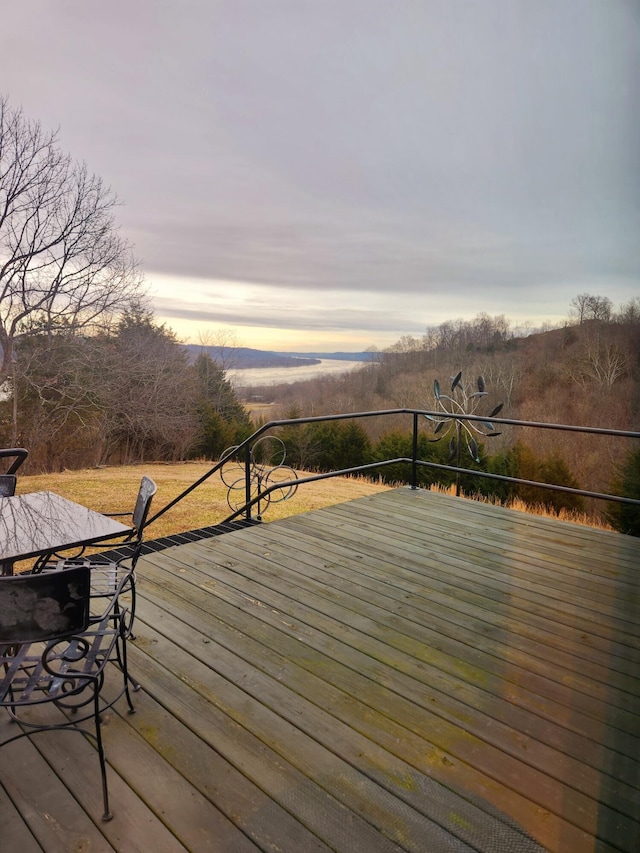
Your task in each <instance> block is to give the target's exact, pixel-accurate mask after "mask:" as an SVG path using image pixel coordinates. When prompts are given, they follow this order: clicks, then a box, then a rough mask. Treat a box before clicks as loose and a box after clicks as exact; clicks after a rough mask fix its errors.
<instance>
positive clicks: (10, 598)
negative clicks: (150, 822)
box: [0, 566, 135, 820]
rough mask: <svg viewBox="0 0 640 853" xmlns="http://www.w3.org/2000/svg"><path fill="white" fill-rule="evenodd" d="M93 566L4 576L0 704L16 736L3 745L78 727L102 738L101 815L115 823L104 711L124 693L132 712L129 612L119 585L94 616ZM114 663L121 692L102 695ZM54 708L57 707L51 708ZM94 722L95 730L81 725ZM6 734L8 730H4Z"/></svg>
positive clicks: (0, 620) (0, 592) (1, 588)
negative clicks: (103, 729)
mask: <svg viewBox="0 0 640 853" xmlns="http://www.w3.org/2000/svg"><path fill="white" fill-rule="evenodd" d="M90 574H91V569H89V568H88V567H87V566H80V567H74V568H71V569H65V570H62V571H55V572H46V573H44V574H39V575H38V574H30V573H27V574H21V575H15V576H13V577H4V578H0V706H1V707H3V708H5V709H6V710H7V711H8V713H9V719H8V720H7V722H6V726H16V727H18V728H19V731H18V733H17V734H10V735H9V736H8V737H4V736H3V737H2V739H1V740H0V747H2V746H5V745H6V744H8V743H12V742H13V741H16V740H18V739H20V738H23V737H31V736H33V735H35V734H37V733H40V732H54V731H76V732H81V733H84V734H86V735H89V736H90V737H91V738H92V739H93V740H94V741H95V743H96V746H97V751H98V758H99V762H100V774H101V780H102V797H103V806H104V813H103V819H104V820H109V819H110V818H111V817H112V815H111V812H110V810H109V792H108V787H107V771H106V762H105V754H104V748H103V744H102V734H101V716H100V715H101V714H102V713H104V711H105V710H106V709H107V708H110V707H111V706H112V705H113V704H115V702H116V701H118V699H120V698H121V696H122V695H123V694H124V695H125V696H126V699H127V703H128V705H129V712H130V713H133V712H134V711H135V708H134V706H133V704H132V702H131V696H130V695H129V682H130V681H131V680H132V679H131V678H130V676H129V674H128V671H127V642H126V641H127V636H126V628H125V626H126V621H127V619H126V609H125V608H124V607H123V606H122V605H121V604H120V605H118V598H119V593H120V590H119V589H116V590H115V592H114V594H113V596H112V597H111V601H110V604H109V606H108V607H107V608H106V609H105V611H104V614H103V615H102V617H101V619H100V620H97V621H92V619H91V615H90V600H91V599H90ZM109 663H112V664H114V665H115V666H116V667H117V668H118V669H119V670H120V673H121V675H122V678H123V685H122V689H121V690H120V691H119V692H118V693H117V696H116V697H115V698H113V699H111V700H109V701H106V700H103V699H101V696H100V691H101V688H102V686H103V684H104V679H105V669H106V667H107V666H108V664H109ZM52 706H54V707H52ZM90 720H93V727H92V728H91V727H88V726H85V725H83V724H84V723H86V722H87V721H90ZM2 728H3V729H4V726H2ZM2 735H4V731H2Z"/></svg>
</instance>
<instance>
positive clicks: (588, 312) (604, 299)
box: [569, 293, 613, 325]
mask: <svg viewBox="0 0 640 853" xmlns="http://www.w3.org/2000/svg"><path fill="white" fill-rule="evenodd" d="M612 308H613V303H612V302H611V300H610V299H609V297H608V296H594V295H593V294H591V293H579V294H578V295H577V296H576V297H574V298H573V299H572V300H571V310H570V312H569V313H570V314H571V316H573V317H576V319H577V320H578V323H579V324H580V325H582V324H583V323H584V322H585V320H602V321H603V322H605V323H608V322H609V321H610V320H611V311H612Z"/></svg>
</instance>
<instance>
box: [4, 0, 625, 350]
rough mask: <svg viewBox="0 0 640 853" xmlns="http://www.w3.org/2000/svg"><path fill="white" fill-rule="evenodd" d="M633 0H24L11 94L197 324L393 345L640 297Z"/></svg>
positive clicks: (177, 314) (255, 341)
mask: <svg viewBox="0 0 640 853" xmlns="http://www.w3.org/2000/svg"><path fill="white" fill-rule="evenodd" d="M639 93H640V3H639V2H637V0H180V2H178V0H108V2H101V3H98V2H96V0H55V2H54V0H20V2H18V0H15V1H14V2H8V3H4V4H3V9H2V15H1V17H0V94H3V95H6V96H7V97H8V98H9V101H10V104H11V105H12V106H14V107H19V106H22V108H23V109H24V112H25V113H26V115H28V116H29V117H31V118H35V119H39V120H40V121H41V122H42V124H43V126H44V127H45V128H46V129H53V128H57V127H59V129H60V133H59V141H60V145H61V147H62V148H63V149H64V150H65V151H68V152H70V153H71V154H72V156H73V157H75V158H77V159H78V160H84V161H85V162H86V163H87V165H88V167H89V169H90V170H91V171H93V172H95V173H97V174H98V175H100V176H101V177H102V178H103V179H104V180H105V182H107V183H108V184H109V185H110V186H111V187H112V188H113V190H114V191H115V192H116V193H117V194H118V196H119V198H120V199H121V200H122V201H123V206H122V207H121V208H119V209H118V213H117V217H118V222H119V223H120V225H121V231H122V233H123V234H124V236H126V237H127V238H128V239H129V240H130V241H131V242H132V243H133V244H134V246H135V253H136V255H137V256H138V258H139V259H140V262H141V268H142V270H143V272H144V275H145V279H146V283H147V286H148V288H149V292H150V293H151V295H152V299H153V307H154V310H155V313H156V316H157V318H158V320H160V321H161V322H166V323H167V324H168V325H169V326H171V327H172V328H173V329H174V330H175V332H176V333H177V334H178V336H179V337H180V338H181V339H183V340H194V341H195V340H197V339H198V337H199V336H201V335H202V334H207V333H209V334H212V335H214V336H216V335H219V334H223V335H226V334H228V333H233V334H234V335H235V336H236V339H237V342H238V344H241V345H244V346H253V347H258V348H262V349H282V350H286V349H290V350H295V349H298V350H305V349H306V350H315V349H321V350H333V349H349V350H355V349H361V348H365V347H367V346H370V345H376V346H378V347H380V348H383V347H385V346H388V345H389V344H391V343H393V342H394V341H397V340H398V339H399V338H400V337H401V336H402V335H406V334H409V335H416V336H419V335H420V334H422V332H424V330H425V328H426V327H427V326H432V325H437V324H438V323H441V322H443V321H445V320H451V319H455V318H458V317H462V318H465V319H471V318H472V317H474V316H475V315H476V314H478V313H479V312H481V311H484V312H487V313H488V314H491V315H494V314H504V315H506V317H507V318H508V319H510V320H511V322H512V323H513V324H514V325H518V324H520V323H522V322H524V321H527V320H529V321H531V322H533V323H534V324H536V325H538V324H540V323H542V322H544V321H550V322H553V323H555V322H560V321H561V320H562V319H563V318H564V317H566V316H567V313H568V311H569V306H570V302H571V299H572V298H573V297H574V296H576V295H577V294H579V293H584V292H588V293H594V294H599V295H602V296H608V297H609V298H610V299H611V300H612V301H613V303H614V305H615V306H618V305H620V304H621V303H623V302H625V301H628V300H629V299H630V298H631V297H633V296H640V239H639V235H640V169H639V166H640V104H639Z"/></svg>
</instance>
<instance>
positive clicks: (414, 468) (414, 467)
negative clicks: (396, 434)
mask: <svg viewBox="0 0 640 853" xmlns="http://www.w3.org/2000/svg"><path fill="white" fill-rule="evenodd" d="M411 488H412V489H417V488H418V413H417V412H414V413H413V451H412V455H411Z"/></svg>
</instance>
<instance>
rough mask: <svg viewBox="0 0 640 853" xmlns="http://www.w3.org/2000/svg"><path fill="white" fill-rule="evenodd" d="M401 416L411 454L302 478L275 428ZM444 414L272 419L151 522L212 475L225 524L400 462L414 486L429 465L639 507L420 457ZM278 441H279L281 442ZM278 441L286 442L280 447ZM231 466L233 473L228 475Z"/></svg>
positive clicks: (623, 433)
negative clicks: (224, 496) (321, 484)
mask: <svg viewBox="0 0 640 853" xmlns="http://www.w3.org/2000/svg"><path fill="white" fill-rule="evenodd" d="M398 416H407V417H409V418H411V421H412V453H411V456H402V457H396V458H393V459H386V460H383V461H376V462H372V463H367V464H364V465H356V466H353V467H351V468H341V469H339V470H334V471H328V472H321V473H317V474H309V475H307V476H304V477H299V476H298V475H297V474H296V472H295V471H294V470H293V469H292V468H290V467H289V466H287V465H285V464H284V461H285V458H286V449H285V448H284V444H283V442H282V440H281V439H279V438H277V431H278V430H280V429H282V428H283V427H292V426H293V427H295V426H298V425H299V426H303V425H305V424H313V423H326V422H329V421H344V420H365V419H371V418H381V417H382V418H394V419H397V418H398ZM448 417H449V418H451V419H453V420H454V421H456V420H457V421H462V420H464V421H470V422H474V421H477V422H479V426H480V425H482V424H486V422H487V416H486V415H474V414H469V413H462V414H455V413H452V414H448ZM441 418H442V411H431V410H428V409H409V408H400V409H384V410H381V411H372V412H350V413H346V414H336V415H320V416H315V417H307V418H286V419H282V420H274V421H270V422H269V423H266V424H264V425H262V426H260V427H259V428H258V429H257V430H256V431H255V432H254V433H253V434H252V435H251V436H249V438H247V439H245V441H243V442H242V443H241V444H239V445H237V446H236V447H232V448H229V449H228V450H227V451H225V452H224V453H223V454H222V456H221V457H220V459H219V460H218V461H217V462H216V463H215V464H214V465H213V466H212V467H211V468H210V469H209V470H208V471H207V472H206V473H205V474H203V475H202V477H200V478H199V479H198V480H196V481H195V482H194V483H192V484H191V485H190V486H188V487H187V488H186V489H185V490H184V491H183V492H181V493H180V494H179V495H178V496H177V497H175V498H174V499H173V500H172V501H170V502H169V503H168V504H167V505H166V506H164V507H162V508H161V509H160V510H159V511H158V512H157V513H156V514H155V515H154V516H153V517H152V518H151V519H149V521H148V522H147V524H148V525H149V524H151V523H153V522H154V521H155V520H156V519H158V518H159V517H160V516H162V515H164V514H165V513H166V512H168V511H169V510H170V509H172V507H174V506H175V505H176V504H177V503H179V502H180V501H182V500H184V499H185V498H186V497H187V496H188V495H189V494H190V493H191V492H193V491H194V490H195V489H197V488H198V487H199V486H200V485H202V484H203V483H204V482H206V481H207V480H208V479H210V478H211V477H212V476H213V475H215V474H217V473H220V475H221V477H222V479H223V482H225V484H226V485H227V488H228V490H229V495H230V496H231V495H232V494H233V496H234V498H233V501H231V499H230V501H229V503H230V507H232V512H231V514H230V515H228V516H227V517H226V518H225V519H223V520H222V521H221V522H220V523H221V524H229V523H231V522H233V521H234V520H236V519H238V518H243V519H244V520H245V521H247V522H251V521H254V520H260V519H261V515H262V512H263V511H264V508H265V507H266V506H268V504H269V502H270V501H271V500H283V499H286V498H289V497H291V496H292V495H293V494H294V493H295V491H296V489H297V488H298V487H299V486H301V485H303V484H305V483H314V482H317V481H318V480H326V479H330V478H332V477H345V476H353V475H362V474H364V475H366V474H373V473H374V472H376V471H380V470H381V469H383V468H385V467H388V466H391V465H398V464H401V463H405V464H409V465H410V466H411V476H410V485H411V488H413V489H417V488H418V472H419V469H420V468H423V467H424V468H431V469H434V470H438V471H444V472H450V473H453V474H454V475H455V476H456V478H457V482H458V483H459V481H460V480H459V478H460V477H461V476H464V475H467V476H472V477H481V478H486V479H491V480H498V481H501V482H505V483H513V484H516V485H524V486H535V487H538V488H541V489H548V490H551V491H558V492H566V493H569V494H572V495H579V496H581V497H585V498H594V499H598V500H603V501H610V502H617V503H623V504H629V505H633V506H640V500H635V499H633V498H628V497H624V496H621V495H613V494H606V493H602V492H596V491H589V490H586V489H579V488H573V487H571V486H563V485H557V484H553V483H543V482H539V481H536V480H526V479H521V478H519V477H510V476H507V475H505V474H496V473H491V472H488V471H482V470H477V469H471V468H466V467H463V466H461V465H460V464H459V456H458V459H456V464H455V465H452V464H442V463H438V462H433V461H429V460H424V459H420V458H419V441H418V437H419V434H420V426H421V425H423V424H424V423H425V422H427V423H428V422H430V421H431V422H433V421H436V422H437V421H438V420H439V419H441ZM491 423H492V425H493V426H494V428H496V427H500V428H502V427H506V426H510V427H524V428H533V429H542V430H551V431H561V432H572V433H581V434H587V435H600V436H607V437H610V438H623V439H628V440H631V441H633V440H634V439H635V440H638V439H640V432H630V431H627V430H618V429H605V428H601V427H585V426H575V425H572V424H556V423H544V422H536V421H524V420H517V419H514V418H491ZM266 441H273V442H275V444H276V447H277V452H276V457H277V458H276V459H275V460H274V458H273V454H271V455H270V458H269V460H268V461H267V462H264V461H261V454H260V453H258V452H257V451H258V450H259V449H260V448H261V445H264V444H265V442H266ZM278 443H279V444H278ZM280 445H281V446H282V447H281V448H280ZM230 469H231V472H232V473H229V470H230ZM240 492H241V493H242V495H243V499H242V500H238V497H237V496H238V493H240Z"/></svg>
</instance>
